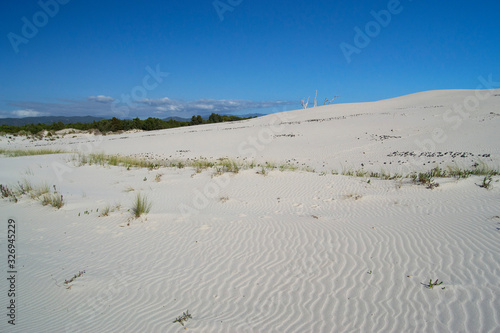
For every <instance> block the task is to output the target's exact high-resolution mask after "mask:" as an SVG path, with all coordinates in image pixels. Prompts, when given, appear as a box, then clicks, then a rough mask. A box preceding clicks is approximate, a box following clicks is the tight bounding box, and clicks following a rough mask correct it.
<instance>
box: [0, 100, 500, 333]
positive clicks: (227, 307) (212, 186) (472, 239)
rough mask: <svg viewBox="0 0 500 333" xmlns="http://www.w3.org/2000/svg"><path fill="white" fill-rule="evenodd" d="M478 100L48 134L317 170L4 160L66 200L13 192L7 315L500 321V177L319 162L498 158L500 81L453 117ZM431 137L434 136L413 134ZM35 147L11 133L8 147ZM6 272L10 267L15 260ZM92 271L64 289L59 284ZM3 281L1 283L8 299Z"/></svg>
mask: <svg viewBox="0 0 500 333" xmlns="http://www.w3.org/2000/svg"><path fill="white" fill-rule="evenodd" d="M494 92H495V93H496V92H499V91H494ZM471 95H472V96H474V92H473V91H437V92H424V93H420V94H414V95H410V96H404V97H400V98H395V99H391V100H385V101H380V102H376V103H363V104H345V105H335V106H328V107H321V108H317V109H315V110H299V111H294V112H288V113H284V114H280V115H270V116H267V117H262V118H258V119H254V120H251V121H246V122H242V123H234V124H215V125H208V126H198V127H190V128H181V129H174V130H167V131H157V132H144V133H134V134H126V135H122V136H106V137H104V138H97V139H92V140H93V141H91V140H89V139H88V138H78V137H77V138H67V139H64V140H60V141H56V142H55V143H50V146H51V147H54V148H55V147H59V148H63V149H66V150H70V149H77V147H78V149H80V150H91V151H104V152H106V153H121V154H142V153H147V154H148V155H149V156H150V157H155V158H195V157H197V158H199V157H200V156H205V157H213V158H217V157H221V156H230V157H232V158H235V159H238V160H243V159H247V160H250V159H252V158H253V157H254V156H253V154H254V153H255V159H256V160H257V161H276V162H282V161H288V160H290V161H291V162H292V163H297V164H298V165H302V164H306V165H310V166H313V167H314V168H316V169H317V170H316V171H317V172H315V173H312V172H304V171H295V172H292V171H286V172H280V171H272V172H270V173H269V174H268V175H267V176H263V175H260V174H257V173H256V171H258V169H254V170H244V171H241V172H239V173H238V174H233V173H225V174H223V175H222V176H214V175H213V174H214V171H213V170H206V171H203V172H201V173H195V172H194V170H193V169H191V168H184V169H177V168H161V169H159V170H147V169H132V170H126V168H124V167H100V166H81V167H74V166H73V165H72V163H71V162H68V160H69V159H70V154H64V155H49V156H32V157H16V158H6V157H2V158H0V169H1V170H2V173H1V177H0V183H1V184H9V185H14V184H16V182H17V181H19V180H22V179H24V178H25V179H28V180H30V181H31V182H32V183H33V184H39V183H42V182H46V183H47V184H50V185H56V187H57V189H58V190H59V191H61V193H63V195H64V198H65V201H66V204H65V206H64V207H62V208H61V209H60V210H56V209H55V208H51V207H44V206H42V205H41V204H40V203H39V202H37V201H33V200H31V199H29V198H27V197H24V198H21V200H20V201H19V202H18V203H11V202H8V201H7V200H5V199H4V200H0V212H1V213H0V218H1V219H2V222H1V224H0V225H2V226H3V227H1V228H0V242H1V243H0V244H1V251H2V253H4V254H6V253H7V250H6V238H7V235H6V234H7V218H8V217H12V218H14V219H15V220H16V223H17V224H16V225H17V227H18V229H17V239H18V240H17V255H18V257H17V261H18V266H19V267H18V271H19V273H18V279H17V285H16V288H17V289H18V291H19V293H18V296H17V297H16V302H17V303H18V308H17V309H18V312H17V320H16V326H15V327H12V326H11V325H8V324H7V320H6V319H5V315H4V319H2V320H1V321H0V331H2V332H3V331H8V332H10V331H12V332H64V331H67V332H96V331H116V332H137V331H148V332H177V331H183V327H182V326H181V325H180V324H178V323H172V321H173V320H174V319H175V318H176V317H177V316H179V315H182V312H183V311H186V309H189V312H190V313H192V315H193V318H192V319H190V320H189V321H187V323H186V327H187V330H188V331H194V332H356V331H362V332H368V331H369V332H423V331H426V332H498V331H499V327H500V311H499V310H498V309H500V287H499V285H498V280H499V277H500V247H499V244H500V229H499V228H500V217H499V216H500V205H499V202H500V200H499V199H500V185H499V183H498V182H497V183H493V188H492V189H490V190H485V189H483V188H480V187H479V186H477V185H476V184H478V183H480V182H481V180H482V179H481V178H480V177H471V178H468V179H465V180H459V181H457V180H455V179H438V180H437V181H438V182H439V183H440V186H439V187H438V188H436V189H433V190H429V189H426V188H425V187H423V186H419V185H414V184H412V183H411V182H410V181H409V180H403V181H402V182H399V181H384V180H377V179H370V182H368V179H367V178H355V177H345V176H338V175H332V174H331V173H329V172H327V173H326V174H324V173H321V171H329V170H331V169H334V168H342V167H353V168H356V169H357V168H359V167H360V164H361V163H363V164H364V165H365V168H373V169H374V170H375V171H379V170H380V169H381V168H386V169H387V170H393V171H400V172H403V171H405V170H408V169H410V168H413V169H414V170H417V169H419V168H430V167H433V166H435V165H439V163H440V162H441V163H442V164H441V166H443V167H444V166H446V165H447V164H448V163H457V164H459V163H463V165H464V166H467V167H469V166H470V165H471V164H472V163H475V162H477V161H482V162H484V163H488V164H489V165H492V166H495V165H496V166H498V163H499V161H500V160H499V159H500V151H499V144H498V142H499V140H498V139H499V134H498V131H497V130H496V129H498V124H499V119H500V118H499V117H498V115H497V114H500V111H499V106H500V97H497V96H493V95H494V94H493V93H492V94H491V97H490V98H488V99H486V100H484V101H481V103H480V105H479V106H478V108H477V109H475V110H474V111H471V112H470V116H469V117H468V119H464V120H463V121H462V123H461V124H460V125H459V126H458V127H457V124H458V122H457V121H458V120H457V119H455V121H454V122H451V121H447V120H446V119H449V118H446V117H445V119H443V114H444V113H445V112H446V110H447V108H449V107H453V104H454V103H458V104H460V103H463V101H464V99H466V98H467V97H468V96H471ZM492 112H493V113H492ZM451 115H452V114H451V113H450V114H449V116H451ZM424 119H426V120H424ZM455 127H456V128H455ZM438 128H441V129H442V130H443V132H442V133H441V135H440V136H439V137H440V139H439V140H434V139H433V131H434V129H438ZM391 130H392V131H391ZM365 133H367V134H365ZM443 133H444V134H445V135H446V136H447V139H446V140H442V134H443ZM384 135H385V136H390V137H388V138H385V137H383V138H380V136H384ZM392 136H394V137H392ZM358 137H359V140H358ZM435 137H436V136H435ZM429 139H430V140H432V142H433V144H434V145H435V147H430V146H429V147H426V148H429V149H421V148H419V146H418V143H416V142H415V141H416V140H419V142H423V141H424V140H429ZM425 142H426V143H427V144H430V143H429V142H431V141H425ZM35 144H36V145H39V144H40V143H27V142H26V141H24V142H21V141H18V142H15V143H12V142H11V143H7V140H6V139H5V138H4V139H2V141H1V142H0V147H9V148H12V147H22V148H24V147H31V146H33V145H35ZM44 144H45V143H44ZM87 144H88V145H87ZM430 148H435V149H430ZM396 151H397V152H409V151H413V152H422V151H424V152H428V153H432V152H434V153H435V152H439V151H442V152H461V153H462V154H463V153H468V154H465V157H462V156H461V155H462V154H461V155H460V156H458V157H457V156H454V157H450V156H449V154H448V155H444V156H440V157H436V156H434V159H436V162H435V163H434V162H433V161H431V163H430V164H429V163H428V161H427V160H425V161H424V159H422V158H412V157H411V156H400V155H398V156H387V155H388V154H390V153H393V152H396ZM363 153H364V154H363ZM472 154H474V155H472ZM479 154H481V155H482V154H490V156H489V157H482V156H478V155H479ZM170 156H172V157H170ZM426 159H427V158H426ZM398 160H399V161H400V162H399V163H398V162H397V161H398ZM452 160H455V162H452ZM384 162H386V164H384ZM391 162H392V164H389V163H391ZM424 163H425V165H423V164H424ZM57 170H59V171H57ZM61 170H63V171H61ZM158 174H162V176H161V178H160V181H159V182H158V181H156V179H155V178H156V175H158ZM495 179H496V180H498V179H499V177H496V178H495ZM137 193H142V194H146V195H147V196H148V197H149V199H150V200H151V202H152V204H153V206H152V209H151V212H150V213H149V214H147V215H145V216H143V217H141V218H139V219H134V218H132V217H131V214H130V212H129V211H128V209H130V208H131V207H132V202H133V200H134V197H135V195H136V194H137ZM117 204H120V207H118V208H116V209H115V211H114V212H112V213H110V215H109V216H105V217H102V216H99V215H100V212H102V211H103V209H104V207H105V206H107V205H110V206H111V207H115V206H116V205H117ZM98 209H99V212H97V210H98ZM85 212H88V213H85ZM127 224H129V225H127ZM4 257H5V255H4ZM0 268H1V269H2V271H3V272H6V271H7V267H6V260H2V261H0ZM84 269H85V270H86V273H85V274H84V275H83V276H82V277H79V278H77V279H76V280H75V281H74V282H73V283H72V287H71V289H69V290H68V289H66V288H65V287H64V284H63V283H64V280H65V279H69V278H70V277H72V276H73V274H75V273H77V272H78V271H81V270H84ZM431 278H432V279H439V280H440V281H441V280H442V281H444V284H443V285H442V286H440V287H435V288H434V289H428V288H426V287H425V286H424V285H423V284H425V283H428V281H429V279H431ZM442 287H444V288H445V289H441V288H442ZM7 288H8V286H7V284H6V283H1V284H0V295H2V296H1V297H0V300H2V302H3V303H5V304H7V303H6V302H7V301H8V299H7V297H6V296H5V295H6V294H7ZM4 308H5V306H4ZM4 311H5V310H4Z"/></svg>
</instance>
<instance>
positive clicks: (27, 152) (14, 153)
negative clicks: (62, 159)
mask: <svg viewBox="0 0 500 333" xmlns="http://www.w3.org/2000/svg"><path fill="white" fill-rule="evenodd" d="M64 153H67V152H66V151H64V150H61V149H1V148H0V154H2V155H5V156H8V157H18V156H34V155H49V154H64Z"/></svg>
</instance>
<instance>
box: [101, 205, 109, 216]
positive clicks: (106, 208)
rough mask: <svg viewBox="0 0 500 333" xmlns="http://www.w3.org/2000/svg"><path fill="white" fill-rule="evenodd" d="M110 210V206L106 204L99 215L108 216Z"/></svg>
mask: <svg viewBox="0 0 500 333" xmlns="http://www.w3.org/2000/svg"><path fill="white" fill-rule="evenodd" d="M110 211H111V207H110V206H109V205H107V206H106V207H104V209H103V210H102V211H101V216H108V215H109V212H110Z"/></svg>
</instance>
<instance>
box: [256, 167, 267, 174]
mask: <svg viewBox="0 0 500 333" xmlns="http://www.w3.org/2000/svg"><path fill="white" fill-rule="evenodd" d="M257 173H258V174H261V175H263V176H267V169H266V168H265V167H264V166H262V167H261V168H260V171H257Z"/></svg>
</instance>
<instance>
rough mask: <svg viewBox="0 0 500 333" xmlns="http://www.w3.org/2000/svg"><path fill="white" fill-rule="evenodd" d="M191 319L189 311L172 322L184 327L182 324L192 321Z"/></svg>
mask: <svg viewBox="0 0 500 333" xmlns="http://www.w3.org/2000/svg"><path fill="white" fill-rule="evenodd" d="M192 318H193V317H192V316H191V314H190V313H189V310H186V312H183V314H182V316H179V317H177V318H175V320H174V321H173V323H179V324H181V325H182V326H184V322H185V321H188V319H192Z"/></svg>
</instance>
